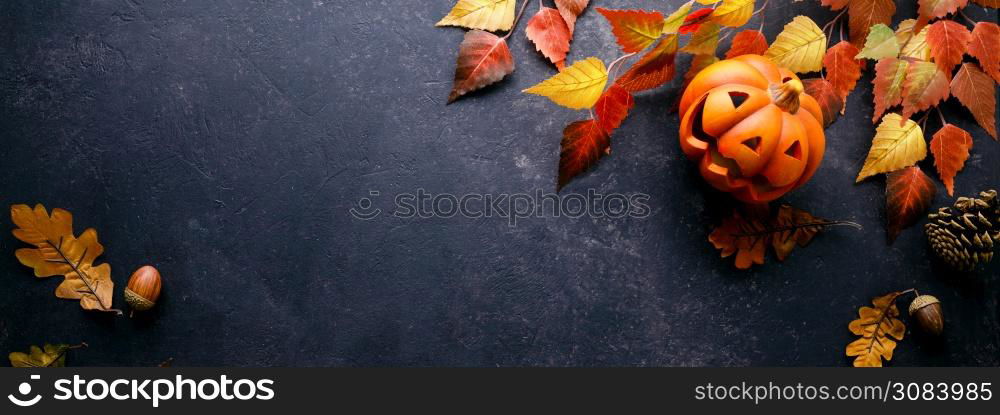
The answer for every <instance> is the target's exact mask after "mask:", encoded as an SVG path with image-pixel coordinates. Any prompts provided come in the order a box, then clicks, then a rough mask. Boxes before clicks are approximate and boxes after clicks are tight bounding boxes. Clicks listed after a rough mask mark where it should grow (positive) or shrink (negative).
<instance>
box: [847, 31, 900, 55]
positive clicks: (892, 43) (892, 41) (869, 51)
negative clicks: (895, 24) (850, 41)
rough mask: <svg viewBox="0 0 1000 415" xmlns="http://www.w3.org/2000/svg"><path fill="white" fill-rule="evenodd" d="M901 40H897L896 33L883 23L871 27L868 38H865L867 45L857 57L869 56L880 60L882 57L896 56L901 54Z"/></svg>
mask: <svg viewBox="0 0 1000 415" xmlns="http://www.w3.org/2000/svg"><path fill="white" fill-rule="evenodd" d="M899 47H900V44H899V41H897V40H896V33H895V32H893V31H892V29H890V28H889V26H886V25H884V24H882V23H879V24H877V25H875V26H872V27H871V30H870V31H869V32H868V39H867V40H865V47H864V49H862V50H861V52H860V53H858V55H857V56H856V58H858V59H860V58H867V59H875V60H879V59H882V58H895V57H896V56H898V55H899Z"/></svg>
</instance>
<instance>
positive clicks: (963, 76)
mask: <svg viewBox="0 0 1000 415" xmlns="http://www.w3.org/2000/svg"><path fill="white" fill-rule="evenodd" d="M994 89H995V88H994V87H993V80H992V79H990V77H989V75H986V74H985V73H983V71H981V70H979V68H978V67H977V66H976V64H975V63H972V62H966V63H964V64H962V66H961V67H960V68H958V73H957V74H955V79H953V80H952V81H951V93H952V95H955V97H956V98H958V101H959V102H961V103H962V105H964V106H965V108H968V109H969V111H971V112H972V116H973V117H974V118H975V119H976V122H977V123H979V125H980V126H981V127H983V129H984V130H986V132H987V133H989V134H990V137H993V139H994V140H996V139H997V118H996V107H997V100H996V91H994Z"/></svg>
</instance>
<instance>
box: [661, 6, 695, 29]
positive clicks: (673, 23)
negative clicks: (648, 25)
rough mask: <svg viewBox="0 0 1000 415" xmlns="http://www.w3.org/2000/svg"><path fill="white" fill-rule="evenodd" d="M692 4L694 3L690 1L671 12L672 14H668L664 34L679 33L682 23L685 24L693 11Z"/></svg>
mask: <svg viewBox="0 0 1000 415" xmlns="http://www.w3.org/2000/svg"><path fill="white" fill-rule="evenodd" d="M692 5H693V3H692V2H691V1H689V2H687V3H684V4H682V5H681V7H679V8H677V10H675V11H674V12H673V13H670V16H667V18H666V20H664V21H663V34H671V33H677V31H678V30H680V28H681V25H683V24H684V19H686V18H687V16H688V14H690V13H691V6H692Z"/></svg>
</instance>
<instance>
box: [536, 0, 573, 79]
mask: <svg viewBox="0 0 1000 415" xmlns="http://www.w3.org/2000/svg"><path fill="white" fill-rule="evenodd" d="M525 32H526V33H527V35H528V40H531V42H532V43H534V44H535V49H536V50H538V51H539V52H541V53H542V55H544V56H545V58H546V59H548V60H549V62H552V63H553V64H554V65H556V66H557V67H561V66H563V62H565V61H566V54H567V53H569V40H570V34H569V27H568V26H566V22H565V21H563V18H562V16H560V15H559V11H558V10H556V9H553V8H550V7H541V8H540V9H539V10H538V13H536V14H535V16H534V17H532V18H531V20H529V21H528V27H527V28H525Z"/></svg>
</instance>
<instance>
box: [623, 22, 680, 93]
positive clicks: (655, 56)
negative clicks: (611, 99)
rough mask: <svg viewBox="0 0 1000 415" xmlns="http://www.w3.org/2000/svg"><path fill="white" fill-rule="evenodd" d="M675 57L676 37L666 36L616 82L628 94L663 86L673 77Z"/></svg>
mask: <svg viewBox="0 0 1000 415" xmlns="http://www.w3.org/2000/svg"><path fill="white" fill-rule="evenodd" d="M676 56H677V36H676V35H668V36H667V37H665V38H663V39H662V40H660V43H659V44H658V45H656V47H654V48H653V49H652V50H650V51H649V52H646V54H645V55H643V56H642V58H641V59H639V61H638V62H636V63H635V64H634V65H632V67H631V68H629V70H628V72H625V74H624V75H622V76H621V77H619V78H618V81H617V82H618V84H619V85H621V86H622V88H625V90H626V91H629V92H636V91H645V90H647V89H653V88H656V87H658V86H660V85H663V84H665V83H667V82H669V81H670V80H671V79H673V77H674V69H675V65H674V59H675V58H676Z"/></svg>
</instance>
